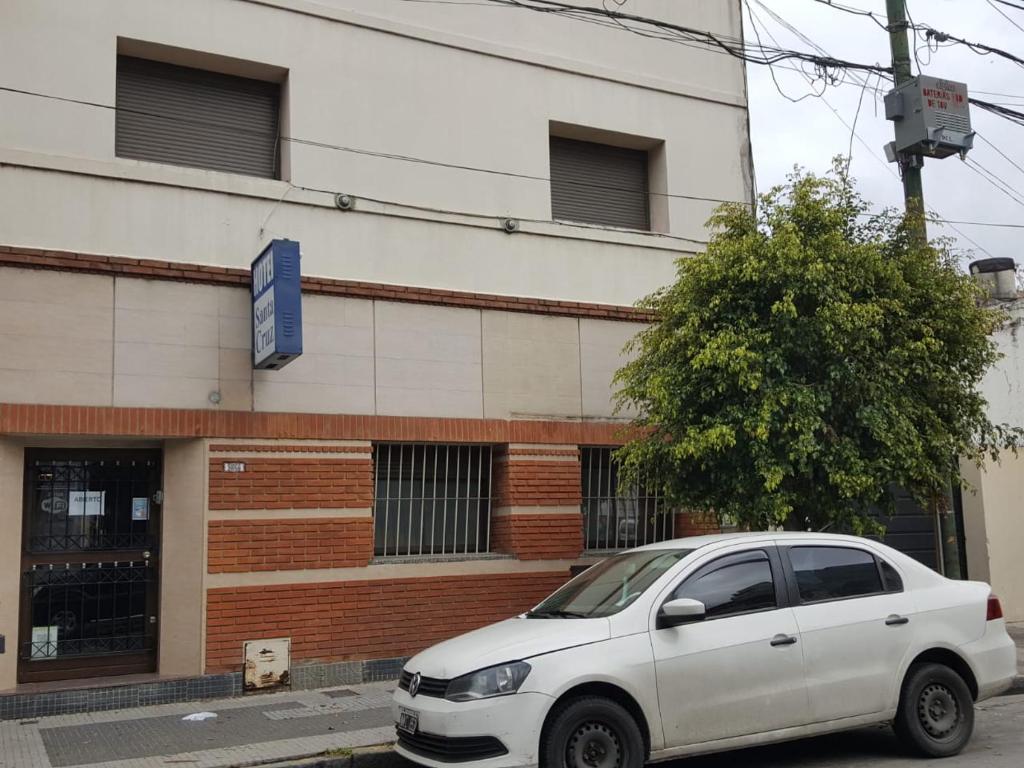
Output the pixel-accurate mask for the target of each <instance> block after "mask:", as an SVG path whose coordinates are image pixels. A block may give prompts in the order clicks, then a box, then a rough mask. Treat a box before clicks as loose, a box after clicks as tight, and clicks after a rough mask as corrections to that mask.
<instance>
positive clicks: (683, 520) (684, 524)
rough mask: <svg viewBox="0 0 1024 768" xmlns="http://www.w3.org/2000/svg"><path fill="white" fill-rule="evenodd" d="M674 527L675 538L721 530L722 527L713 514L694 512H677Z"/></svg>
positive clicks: (719, 531)
mask: <svg viewBox="0 0 1024 768" xmlns="http://www.w3.org/2000/svg"><path fill="white" fill-rule="evenodd" d="M675 528H676V532H675V535H676V538H683V537H685V536H702V535H704V534H705V533H721V532H722V528H721V527H720V526H719V525H718V521H717V520H716V519H715V518H714V517H713V516H711V515H701V514H698V513H696V512H677V513H676V515H675Z"/></svg>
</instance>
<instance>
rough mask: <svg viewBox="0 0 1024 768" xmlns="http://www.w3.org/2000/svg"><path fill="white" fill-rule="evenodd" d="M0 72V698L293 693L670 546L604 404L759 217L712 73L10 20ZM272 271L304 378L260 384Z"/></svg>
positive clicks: (605, 44) (509, 44)
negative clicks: (267, 678)
mask: <svg viewBox="0 0 1024 768" xmlns="http://www.w3.org/2000/svg"><path fill="white" fill-rule="evenodd" d="M587 4H589V5H593V6H595V7H600V3H599V2H598V0H588V3H587ZM739 8H740V6H739V3H738V2H731V1H727V0H722V2H715V3H678V2H675V1H674V0H635V2H634V3H632V4H631V10H632V11H633V12H635V13H639V14H643V15H648V16H653V17H657V18H660V19H663V20H666V21H671V22H676V23H679V24H684V25H686V26H689V27H692V28H696V29H702V30H709V31H713V32H716V33H719V34H723V35H730V36H733V37H737V38H738V37H740V36H741V34H742V33H741V23H740V11H739ZM0 69H2V70H3V71H4V72H6V73H8V77H7V78H6V80H5V83H4V85H6V86H9V88H11V89H14V90H0V114H2V115H3V119H2V120H0V318H2V320H0V524H2V526H3V529H4V531H5V534H6V535H5V536H4V537H3V538H2V539H0V635H2V636H3V637H4V644H3V648H2V652H0V691H7V692H11V691H14V692H15V693H17V694H19V695H20V694H21V693H24V692H26V691H30V690H35V689H34V688H32V686H33V685H34V684H46V683H47V682H49V683H51V684H59V683H60V681H66V680H68V679H70V678H76V679H85V680H96V681H97V684H98V682H99V680H100V679H101V678H102V679H104V680H106V679H107V678H109V677H112V676H117V675H126V674H142V675H147V676H148V677H146V678H144V680H159V679H163V678H175V677H178V678H186V679H187V680H189V681H190V682H189V685H190V686H191V685H194V686H195V687H194V688H188V690H189V691H193V690H194V691H196V692H198V693H202V694H204V695H209V694H210V693H212V692H215V691H221V690H222V689H223V690H226V691H228V692H230V691H237V690H238V688H239V685H240V683H239V680H240V675H241V672H242V669H243V664H244V661H245V647H246V643H249V642H253V641H255V642H259V643H262V642H264V641H267V640H272V639H280V638H287V639H289V640H290V656H291V665H290V669H289V675H290V679H291V682H292V683H293V684H297V685H314V684H325V683H327V682H331V681H335V680H344V681H351V680H356V679H361V678H366V677H374V676H376V677H387V676H393V675H395V674H396V673H397V669H398V665H399V664H400V663H401V660H402V659H403V658H404V657H406V656H408V655H410V654H412V653H415V652H416V651H418V650H419V649H421V648H423V647H425V646H426V645H429V644H430V643H433V642H435V641H437V640H440V639H442V638H445V637H448V636H451V635H453V634H456V633H458V632H461V631H464V630H467V629H470V628H473V627H476V626H480V625H482V624H485V623H488V622H491V621H493V620H497V619H500V618H503V617H506V616H509V615H513V614H515V613H517V612H519V611H522V610H524V609H526V608H528V607H529V606H530V605H531V604H534V603H535V602H536V601H537V600H539V599H540V598H541V597H543V596H544V595H545V594H547V593H549V592H550V591H551V590H553V589H554V588H556V587H557V586H559V585H560V584H561V583H563V582H564V581H565V580H566V579H567V578H568V576H569V574H570V571H571V569H572V568H573V566H574V565H579V564H581V563H586V562H587V561H588V558H590V557H592V556H593V554H594V553H595V552H598V551H606V550H609V549H615V548H621V547H624V546H631V545H633V544H635V543H642V542H644V541H651V540H655V539H658V538H666V537H670V536H672V535H678V534H683V533H685V532H687V531H689V530H692V529H693V528H694V527H697V526H698V524H697V522H696V521H692V520H689V519H687V518H685V517H678V518H677V517H676V516H674V515H673V514H672V513H671V511H669V510H667V509H665V508H664V506H663V505H662V504H661V502H660V500H659V499H658V498H657V497H655V496H652V495H648V494H646V493H645V492H644V491H643V490H642V489H637V490H636V492H634V493H633V494H619V493H617V491H616V484H615V477H614V473H615V466H614V462H613V461H612V459H611V448H613V447H614V446H615V445H618V444H620V443H621V442H622V441H623V439H624V434H625V433H624V431H623V427H624V424H625V423H626V419H628V416H629V414H628V413H619V414H616V413H615V410H614V408H613V399H612V392H613V388H612V383H611V379H612V376H613V374H614V372H615V371H616V369H617V368H618V367H620V366H621V364H622V363H623V357H622V349H623V346H624V344H625V343H626V342H627V341H628V340H629V339H630V338H631V337H632V336H633V335H634V334H635V333H636V332H637V330H639V329H640V328H641V327H643V323H644V322H646V321H648V320H649V318H648V317H647V316H645V315H644V313H643V312H641V311H639V310H637V309H635V308H634V307H633V304H634V302H635V301H636V300H637V299H638V298H640V297H642V296H644V295H645V294H647V293H649V292H651V291H652V290H655V289H656V288H658V287H659V286H661V285H664V284H666V283H668V282H669V281H671V280H672V278H673V275H674V262H675V261H676V260H677V259H679V258H685V257H686V256H687V255H688V254H692V253H694V252H697V251H698V250H699V249H700V248H702V245H703V243H704V241H705V240H706V237H707V235H706V230H705V228H704V224H705V221H706V219H707V217H708V215H709V214H710V212H711V211H712V210H713V209H714V207H715V206H716V205H717V204H718V202H720V201H741V202H742V201H749V200H750V199H751V195H752V180H751V170H750V145H749V135H748V125H747V111H746V86H745V79H744V70H743V66H742V63H741V62H740V61H738V60H736V59H733V58H731V57H729V56H727V55H724V54H722V53H718V52H711V51H708V50H704V49H700V48H697V47H692V46H684V45H679V44H676V43H672V42H664V41H663V42H655V41H652V40H650V39H647V38H642V37H639V36H637V35H631V34H629V33H627V32H624V31H622V30H621V29H618V28H609V27H608V26H604V25H600V24H592V23H586V22H585V21H581V20H579V19H573V18H562V17H555V16H551V15H550V14H536V13H532V12H530V11H528V10H524V9H517V8H510V7H507V6H503V5H493V6H489V5H486V4H484V5H481V4H468V5H465V6H458V5H451V4H448V5H446V4H434V3H406V2H397V1H392V0H384V1H383V2H382V1H381V0H321V1H320V2H317V3H313V2H308V1H307V0H182V2H176V3H165V2H159V0H96V2H90V3H73V4H67V3H62V2H59V1H58V0H9V2H5V3H4V4H3V7H2V8H0ZM275 240H277V241H297V242H298V243H299V244H300V249H301V275H302V284H301V285H302V306H301V326H300V327H301V333H302V341H303V351H302V354H301V356H299V357H298V358H297V359H295V360H294V361H292V362H290V363H288V364H287V365H286V366H283V367H280V368H279V369H260V370H255V369H254V365H253V362H254V351H253V308H252V306H253V301H252V293H251V290H250V289H251V281H250V264H251V262H252V261H253V260H254V259H255V258H256V257H257V255H258V254H260V252H261V251H262V250H263V249H264V248H265V247H266V246H267V245H268V243H270V242H271V241H275ZM195 681H198V682H195ZM106 682H109V680H106ZM204 686H205V687H204ZM217 686H221V687H220V688H218V687H217ZM225 686H226V687H225ZM182 690H184V689H182ZM3 714H4V713H3V712H2V711H0V716H3ZM8 714H10V713H9V712H8Z"/></svg>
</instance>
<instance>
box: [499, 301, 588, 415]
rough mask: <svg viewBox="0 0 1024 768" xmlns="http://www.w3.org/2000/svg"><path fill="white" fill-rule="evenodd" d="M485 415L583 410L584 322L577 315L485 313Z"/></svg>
mask: <svg viewBox="0 0 1024 768" xmlns="http://www.w3.org/2000/svg"><path fill="white" fill-rule="evenodd" d="M483 353H484V415H485V416H486V417H488V418H496V419H507V418H514V417H517V416H536V417H548V416H570V417H579V416H581V415H582V404H581V395H580V368H579V360H580V338H579V323H578V321H577V320H575V319H573V318H571V317H547V316H543V315H528V314H517V313H514V312H490V311H485V312H484V313H483Z"/></svg>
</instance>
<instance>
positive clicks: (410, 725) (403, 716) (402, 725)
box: [398, 709, 420, 733]
mask: <svg viewBox="0 0 1024 768" xmlns="http://www.w3.org/2000/svg"><path fill="white" fill-rule="evenodd" d="M419 727H420V715H419V712H413V711H412V710H411V709H400V710H398V730H400V731H405V732H406V733H416V729H418V728H419Z"/></svg>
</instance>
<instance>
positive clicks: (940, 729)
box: [894, 664, 974, 757]
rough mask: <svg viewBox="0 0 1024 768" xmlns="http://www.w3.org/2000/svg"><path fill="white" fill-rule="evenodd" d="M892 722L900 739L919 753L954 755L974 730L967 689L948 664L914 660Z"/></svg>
mask: <svg viewBox="0 0 1024 768" xmlns="http://www.w3.org/2000/svg"><path fill="white" fill-rule="evenodd" d="M894 726H895V729H896V733H897V734H898V735H899V737H900V739H902V741H903V742H904V743H905V744H906V745H907V746H909V747H910V748H912V749H913V750H914V751H915V752H918V753H919V754H922V755H924V756H926V757H949V756H950V755H955V754H957V753H958V752H960V750H962V749H963V748H964V747H965V746H967V742H968V741H970V738H971V733H972V732H973V731H974V699H973V697H972V696H971V691H970V689H968V687H967V684H966V683H965V682H964V681H963V678H962V677H960V675H958V674H957V673H956V672H954V671H953V670H952V669H950V668H949V667H946V666H943V665H942V664H915V665H914V666H912V667H911V668H910V671H909V672H907V678H906V680H905V681H904V683H903V690H902V692H901V694H900V706H899V711H898V712H897V714H896V721H895V723H894Z"/></svg>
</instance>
